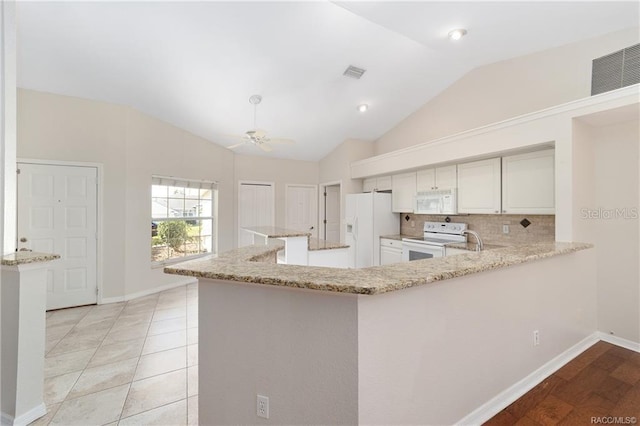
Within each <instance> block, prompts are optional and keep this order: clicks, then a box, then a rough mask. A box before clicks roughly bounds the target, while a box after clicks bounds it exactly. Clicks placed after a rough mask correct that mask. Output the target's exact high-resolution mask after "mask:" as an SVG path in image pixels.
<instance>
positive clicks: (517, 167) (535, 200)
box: [502, 149, 555, 214]
mask: <svg viewBox="0 0 640 426" xmlns="http://www.w3.org/2000/svg"><path fill="white" fill-rule="evenodd" d="M554 163H555V159H554V150H553V149H548V150H544V151H536V152H528V153H526V154H518V155H511V156H508V157H502V213H506V214H523V213H526V214H555V173H554Z"/></svg>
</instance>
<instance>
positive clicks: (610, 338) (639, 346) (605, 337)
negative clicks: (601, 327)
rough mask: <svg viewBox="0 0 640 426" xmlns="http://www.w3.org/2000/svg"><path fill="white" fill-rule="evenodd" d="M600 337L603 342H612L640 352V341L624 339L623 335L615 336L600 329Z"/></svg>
mask: <svg viewBox="0 0 640 426" xmlns="http://www.w3.org/2000/svg"><path fill="white" fill-rule="evenodd" d="M598 337H599V338H600V340H602V341H603V342H607V343H611V344H612V345H616V346H620V347H621V348H625V349H629V350H630V351H634V352H638V353H640V343H638V342H634V341H633V340H627V339H623V338H622V337H618V336H614V335H611V334H609V333H605V332H603V331H598Z"/></svg>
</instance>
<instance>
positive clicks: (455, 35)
mask: <svg viewBox="0 0 640 426" xmlns="http://www.w3.org/2000/svg"><path fill="white" fill-rule="evenodd" d="M466 34H467V30H465V29H464V28H456V29H455V30H451V31H449V39H451V40H453V41H457V40H460V39H461V38H462V37H464V36H465V35H466Z"/></svg>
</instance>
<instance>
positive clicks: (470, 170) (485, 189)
mask: <svg viewBox="0 0 640 426" xmlns="http://www.w3.org/2000/svg"><path fill="white" fill-rule="evenodd" d="M500 183H501V176H500V158H492V159H489V160H482V161H474V162H471V163H464V164H458V213H500V211H501V188H500Z"/></svg>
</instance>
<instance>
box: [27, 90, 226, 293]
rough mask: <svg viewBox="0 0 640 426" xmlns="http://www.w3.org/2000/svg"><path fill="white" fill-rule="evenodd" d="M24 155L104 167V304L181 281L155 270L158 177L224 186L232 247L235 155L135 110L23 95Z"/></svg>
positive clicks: (222, 230) (222, 243) (222, 227)
mask: <svg viewBox="0 0 640 426" xmlns="http://www.w3.org/2000/svg"><path fill="white" fill-rule="evenodd" d="M18 157H20V158H25V159H26V158H28V159H41V160H58V161H75V162H91V163H100V164H102V165H103V171H104V180H103V212H102V231H103V232H102V235H103V241H102V244H101V246H102V253H103V256H102V259H103V268H102V271H103V273H102V287H103V294H102V296H103V298H107V299H109V298H115V299H117V298H122V297H126V296H130V295H135V294H136V293H138V294H139V293H144V292H146V291H153V290H154V289H155V288H159V287H161V286H163V285H169V284H170V283H171V282H175V281H176V279H175V278H170V277H166V276H164V274H162V273H161V270H159V269H156V270H154V269H152V268H151V265H150V250H151V246H150V241H149V235H148V228H149V218H150V215H151V212H150V209H151V207H150V205H151V201H150V190H149V188H150V186H149V185H150V183H151V175H152V174H162V175H169V176H178V177H184V178H193V179H207V180H216V181H219V182H220V193H219V197H220V207H219V211H218V216H219V226H218V228H219V249H220V250H226V249H229V248H231V247H232V246H233V204H232V200H233V153H232V152H230V151H228V150H226V149H224V148H221V147H219V146H217V145H214V144H212V143H210V142H208V141H206V140H204V139H201V138H198V137H196V136H193V135H191V134H189V133H187V132H185V131H183V130H180V129H177V128H175V127H173V126H170V125H168V124H166V123H163V122H161V121H159V120H156V119H154V118H151V117H148V116H145V115H144V114H142V113H139V112H137V111H134V110H132V109H131V108H128V107H124V106H120V105H113V104H108V103H104V102H97V101H90V100H85V99H79V98H73V97H67V96H59V95H54V94H48V93H42V92H35V91H30V90H19V93H18ZM112 300H113V299H112Z"/></svg>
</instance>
